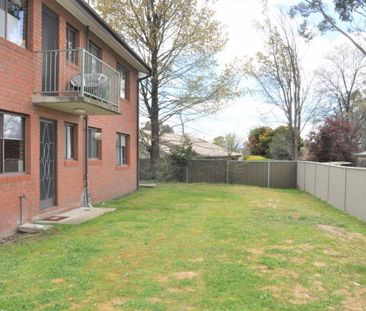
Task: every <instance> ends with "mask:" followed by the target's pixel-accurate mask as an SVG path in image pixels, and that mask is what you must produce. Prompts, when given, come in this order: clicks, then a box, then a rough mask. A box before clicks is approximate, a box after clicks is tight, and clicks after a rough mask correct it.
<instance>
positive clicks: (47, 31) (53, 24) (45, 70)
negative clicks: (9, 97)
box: [42, 6, 60, 95]
mask: <svg viewBox="0 0 366 311" xmlns="http://www.w3.org/2000/svg"><path fill="white" fill-rule="evenodd" d="M57 50H58V16H57V14H56V13H54V12H53V11H51V10H50V9H48V8H47V7H45V6H43V9H42V92H43V93H45V94H48V95H56V93H57V91H58V62H59V61H58V58H59V55H60V54H59V52H58V51H57Z"/></svg>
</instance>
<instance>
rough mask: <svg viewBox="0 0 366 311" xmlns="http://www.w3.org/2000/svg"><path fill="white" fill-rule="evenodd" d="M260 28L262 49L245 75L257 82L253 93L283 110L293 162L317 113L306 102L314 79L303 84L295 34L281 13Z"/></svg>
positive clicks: (303, 79) (252, 60)
mask: <svg viewBox="0 0 366 311" xmlns="http://www.w3.org/2000/svg"><path fill="white" fill-rule="evenodd" d="M259 29H260V30H261V31H262V32H263V34H264V35H265V47H264V50H263V51H262V52H258V53H257V54H256V57H255V58H254V59H249V60H248V61H247V62H246V65H245V68H244V72H245V74H246V75H247V76H248V77H251V78H254V80H255V81H256V82H257V85H258V88H256V89H254V90H253V91H254V92H259V94H260V95H262V96H263V97H264V99H265V100H266V101H267V102H268V103H270V104H272V105H275V106H276V107H277V108H278V109H280V111H282V113H283V115H284V117H285V119H286V122H287V124H288V126H289V129H290V133H291V156H292V159H294V160H296V159H297V158H298V149H299V148H298V146H299V141H300V134H301V132H302V130H303V129H304V126H305V125H306V123H307V122H308V121H309V120H310V119H311V118H312V117H313V116H314V113H315V111H316V105H312V103H311V102H310V101H309V97H310V96H309V93H310V88H311V84H312V80H313V79H311V81H310V82H309V83H306V82H305V73H304V71H303V69H302V66H301V59H300V56H299V48H298V42H297V39H298V38H297V37H296V34H295V33H296V31H295V30H294V27H292V26H291V25H290V23H289V21H288V20H287V19H286V17H285V16H284V14H281V15H280V17H279V19H278V22H277V23H276V24H274V23H273V19H270V18H267V19H266V21H265V23H264V25H262V26H259Z"/></svg>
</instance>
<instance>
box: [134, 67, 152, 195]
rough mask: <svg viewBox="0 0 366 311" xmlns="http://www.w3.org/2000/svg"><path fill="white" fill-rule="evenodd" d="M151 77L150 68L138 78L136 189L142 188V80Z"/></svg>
mask: <svg viewBox="0 0 366 311" xmlns="http://www.w3.org/2000/svg"><path fill="white" fill-rule="evenodd" d="M150 77H151V70H149V74H148V75H146V76H144V77H142V78H139V79H137V85H136V90H137V100H136V120H137V128H136V130H137V131H136V140H137V141H136V142H137V144H136V170H137V171H136V189H137V190H138V189H140V82H141V81H143V80H145V79H147V78H150Z"/></svg>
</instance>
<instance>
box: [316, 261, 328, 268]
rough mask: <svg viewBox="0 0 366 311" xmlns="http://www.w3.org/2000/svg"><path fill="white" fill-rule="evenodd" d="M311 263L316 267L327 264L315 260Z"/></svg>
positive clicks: (323, 266) (322, 266)
mask: <svg viewBox="0 0 366 311" xmlns="http://www.w3.org/2000/svg"><path fill="white" fill-rule="evenodd" d="M313 265H314V266H315V267H317V268H325V267H326V266H327V265H326V264H325V263H324V262H321V261H315V262H313Z"/></svg>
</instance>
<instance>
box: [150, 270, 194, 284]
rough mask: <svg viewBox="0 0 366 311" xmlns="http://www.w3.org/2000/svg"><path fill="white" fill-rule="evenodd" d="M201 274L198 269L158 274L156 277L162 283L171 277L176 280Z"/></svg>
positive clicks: (188, 278)
mask: <svg viewBox="0 0 366 311" xmlns="http://www.w3.org/2000/svg"><path fill="white" fill-rule="evenodd" d="M197 276H199V272H197V271H183V272H175V273H172V274H169V275H158V276H157V277H156V279H157V280H158V282H160V283H166V282H168V281H169V280H170V279H176V280H191V279H193V278H195V277H197Z"/></svg>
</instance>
